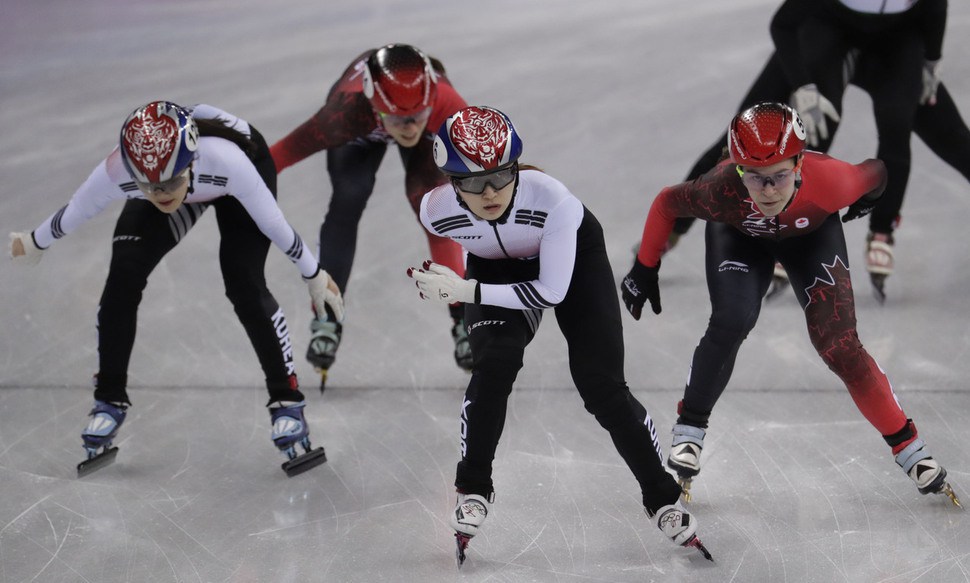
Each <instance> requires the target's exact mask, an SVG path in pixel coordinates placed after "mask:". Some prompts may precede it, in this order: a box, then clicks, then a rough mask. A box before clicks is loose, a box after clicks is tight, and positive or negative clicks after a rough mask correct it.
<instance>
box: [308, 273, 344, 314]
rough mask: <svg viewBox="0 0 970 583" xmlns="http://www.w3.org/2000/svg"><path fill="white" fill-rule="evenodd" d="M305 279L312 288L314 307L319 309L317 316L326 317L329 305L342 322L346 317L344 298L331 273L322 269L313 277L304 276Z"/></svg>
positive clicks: (311, 296)
mask: <svg viewBox="0 0 970 583" xmlns="http://www.w3.org/2000/svg"><path fill="white" fill-rule="evenodd" d="M303 280H304V281H306V285H307V287H308V288H310V299H311V300H312V301H313V309H314V310H316V311H317V316H318V317H321V318H322V317H324V315H325V314H326V313H327V310H326V307H327V306H329V307H330V311H331V312H333V315H334V316H335V317H336V318H337V321H338V322H342V321H343V319H344V298H343V297H342V296H341V295H340V288H338V287H337V284H336V283H334V281H333V278H331V277H330V274H329V273H327V272H326V271H324V270H322V269H320V270H318V271H317V274H316V275H314V276H313V277H311V278H306V277H304V278H303Z"/></svg>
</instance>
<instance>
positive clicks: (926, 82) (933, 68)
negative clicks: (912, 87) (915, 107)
mask: <svg viewBox="0 0 970 583" xmlns="http://www.w3.org/2000/svg"><path fill="white" fill-rule="evenodd" d="M939 86H940V59H937V60H935V61H923V94H922V95H921V96H920V98H919V104H920V105H924V104H928V105H936V89H937V88H938V87H939Z"/></svg>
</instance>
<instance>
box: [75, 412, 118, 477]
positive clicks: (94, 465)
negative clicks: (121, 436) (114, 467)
mask: <svg viewBox="0 0 970 583" xmlns="http://www.w3.org/2000/svg"><path fill="white" fill-rule="evenodd" d="M127 411H128V407H127V406H126V405H125V404H124V403H105V402H104V401H95V402H94V408H93V409H91V412H90V413H88V415H89V416H90V417H91V421H89V422H88V425H87V427H85V428H84V431H82V432H81V440H82V441H84V449H85V451H87V454H88V459H86V460H84V461H83V462H81V463H79V464H78V465H77V477H79V478H80V477H83V476H86V475H88V474H90V473H91V472H93V471H95V470H98V469H101V468H103V467H105V466H107V465H110V464H111V463H112V462H113V461H115V457H116V456H117V455H118V448H117V447H111V442H112V440H113V439H114V438H115V436H116V435H118V429H119V428H120V427H121V424H122V423H124V421H125V416H126V415H127Z"/></svg>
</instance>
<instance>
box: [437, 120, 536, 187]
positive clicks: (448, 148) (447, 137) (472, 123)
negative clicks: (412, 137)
mask: <svg viewBox="0 0 970 583" xmlns="http://www.w3.org/2000/svg"><path fill="white" fill-rule="evenodd" d="M521 155H522V140H521V139H520V138H519V134H518V133H517V132H516V131H515V127H514V126H513V125H512V120H510V119H509V117H508V116H507V115H505V114H504V113H502V112H501V111H499V110H497V109H495V108H492V107H485V106H472V107H466V108H464V109H460V110H458V111H457V112H456V113H455V114H454V115H452V116H451V117H449V118H448V119H446V120H445V122H444V123H443V124H441V127H440V128H438V133H437V135H436V136H435V139H434V161H435V164H437V166H438V168H439V169H440V170H441V171H442V172H443V173H445V174H447V175H449V176H471V175H475V174H488V173H491V172H495V171H496V170H501V169H502V168H505V167H508V166H511V165H512V164H514V163H515V162H516V160H518V159H519V157H520V156H521Z"/></svg>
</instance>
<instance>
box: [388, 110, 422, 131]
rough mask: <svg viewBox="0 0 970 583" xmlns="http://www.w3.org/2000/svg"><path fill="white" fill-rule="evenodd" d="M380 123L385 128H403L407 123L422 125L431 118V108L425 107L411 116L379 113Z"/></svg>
mask: <svg viewBox="0 0 970 583" xmlns="http://www.w3.org/2000/svg"><path fill="white" fill-rule="evenodd" d="M380 115H381V123H383V124H384V125H385V126H393V127H403V126H406V125H408V124H409V123H414V124H422V123H424V122H426V121H428V118H429V117H431V108H430V107H426V108H424V109H422V110H421V111H419V112H417V113H415V114H413V115H395V114H393V113H384V112H381V113H380Z"/></svg>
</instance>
